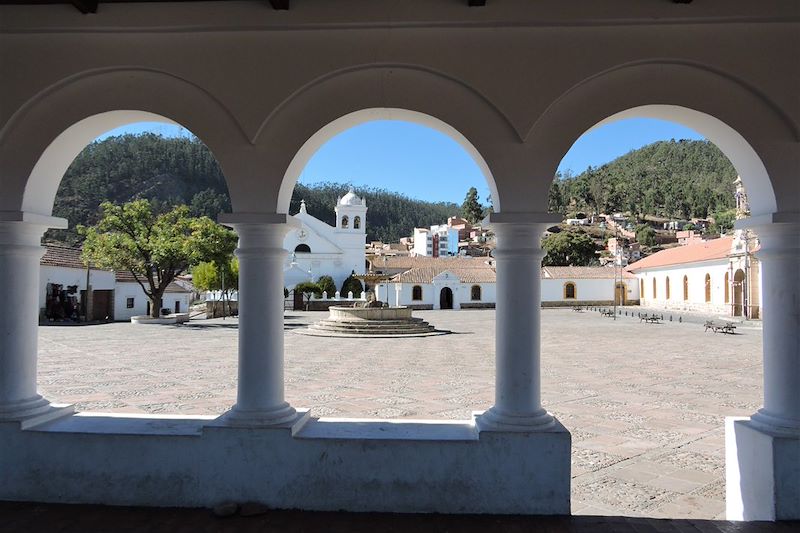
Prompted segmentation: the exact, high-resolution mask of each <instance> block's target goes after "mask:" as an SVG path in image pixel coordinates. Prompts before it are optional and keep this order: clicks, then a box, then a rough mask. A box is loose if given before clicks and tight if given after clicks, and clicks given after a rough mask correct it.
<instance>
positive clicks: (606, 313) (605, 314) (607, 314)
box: [600, 309, 614, 316]
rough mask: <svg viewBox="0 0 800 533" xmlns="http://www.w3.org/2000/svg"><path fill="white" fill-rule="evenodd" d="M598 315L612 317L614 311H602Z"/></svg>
mask: <svg viewBox="0 0 800 533" xmlns="http://www.w3.org/2000/svg"><path fill="white" fill-rule="evenodd" d="M600 314H601V315H603V316H614V311H611V310H610V309H606V310H605V311H603V312H602V313H600Z"/></svg>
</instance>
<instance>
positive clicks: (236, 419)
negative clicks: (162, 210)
mask: <svg viewBox="0 0 800 533" xmlns="http://www.w3.org/2000/svg"><path fill="white" fill-rule="evenodd" d="M221 219H222V220H223V221H224V222H225V223H226V224H228V225H230V226H233V227H234V229H235V230H236V232H237V234H238V235H239V247H238V248H237V249H236V255H237V257H238V258H239V383H238V388H237V394H236V405H234V406H233V408H232V409H231V411H230V412H229V413H228V414H227V415H226V416H225V420H226V421H227V422H229V423H232V424H234V425H245V426H270V425H280V424H286V423H289V422H292V421H293V420H295V419H297V417H298V414H297V412H296V411H295V409H294V408H293V407H292V406H291V405H289V404H288V403H287V402H286V401H285V399H284V382H283V360H284V354H283V334H284V333H283V268H284V263H285V259H286V256H287V252H286V250H284V249H283V241H284V237H285V236H286V233H287V232H288V231H289V230H290V229H291V226H290V225H289V224H287V223H286V222H287V218H286V216H285V215H284V216H283V220H282V222H283V223H275V222H263V221H258V220H251V221H247V220H245V221H242V217H241V215H240V216H237V215H229V216H226V217H221Z"/></svg>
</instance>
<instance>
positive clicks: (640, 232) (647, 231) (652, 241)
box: [636, 224, 656, 246]
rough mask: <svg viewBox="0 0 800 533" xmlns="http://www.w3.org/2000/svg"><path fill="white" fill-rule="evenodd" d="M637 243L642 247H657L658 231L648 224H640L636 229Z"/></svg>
mask: <svg viewBox="0 0 800 533" xmlns="http://www.w3.org/2000/svg"><path fill="white" fill-rule="evenodd" d="M636 242H638V243H639V244H641V245H642V246H655V245H656V230H654V229H653V227H652V226H648V225H647V224H640V225H639V226H637V227H636Z"/></svg>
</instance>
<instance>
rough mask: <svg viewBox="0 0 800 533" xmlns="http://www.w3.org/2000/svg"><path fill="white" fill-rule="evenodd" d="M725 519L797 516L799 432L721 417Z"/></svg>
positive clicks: (799, 502) (799, 503)
mask: <svg viewBox="0 0 800 533" xmlns="http://www.w3.org/2000/svg"><path fill="white" fill-rule="evenodd" d="M725 505H726V513H725V514H726V518H727V519H728V520H748V521H752V520H800V434H798V433H788V432H780V431H771V430H769V429H766V428H764V427H761V426H759V425H758V424H756V423H753V422H752V421H751V420H750V418H749V417H728V418H726V419H725Z"/></svg>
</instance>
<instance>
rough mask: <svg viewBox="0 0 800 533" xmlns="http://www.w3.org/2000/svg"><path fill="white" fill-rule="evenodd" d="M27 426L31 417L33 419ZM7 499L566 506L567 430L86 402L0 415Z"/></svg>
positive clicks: (379, 507) (361, 506)
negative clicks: (248, 418) (119, 409)
mask: <svg viewBox="0 0 800 533" xmlns="http://www.w3.org/2000/svg"><path fill="white" fill-rule="evenodd" d="M31 426H32V427H31ZM0 472H2V473H3V483H0V499H2V500H11V501H33V502H58V503H67V502H68V503H92V504H100V505H136V506H164V507H172V506H174V507H212V506H214V505H217V504H219V503H222V502H238V503H244V502H258V503H261V504H264V505H266V506H268V507H270V508H274V509H304V510H318V511H338V510H346V511H356V512H367V511H377V512H406V513H503V514H550V515H552V514H564V515H566V514H569V512H570V434H569V432H567V430H566V429H565V428H564V427H563V426H562V425H561V424H559V423H558V422H556V424H555V425H554V426H553V427H551V428H549V429H547V430H540V431H536V432H503V431H492V430H488V429H486V430H484V429H482V428H479V427H478V426H477V425H476V424H475V422H474V421H430V420H416V421H415V420H337V419H314V418H311V419H308V418H305V419H300V420H299V421H297V422H295V423H294V424H293V425H291V426H288V425H287V426H285V427H271V428H256V427H231V426H227V425H225V423H224V421H223V420H222V419H214V418H213V417H203V416H177V415H163V416H156V415H147V416H144V415H129V414H125V415H121V414H92V413H80V414H77V415H71V416H65V417H63V418H61V419H58V420H55V421H51V422H49V423H47V424H44V423H43V424H41V425H39V426H36V425H35V424H34V423H33V422H29V423H28V429H21V428H20V424H19V423H13V422H5V423H2V422H0Z"/></svg>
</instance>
